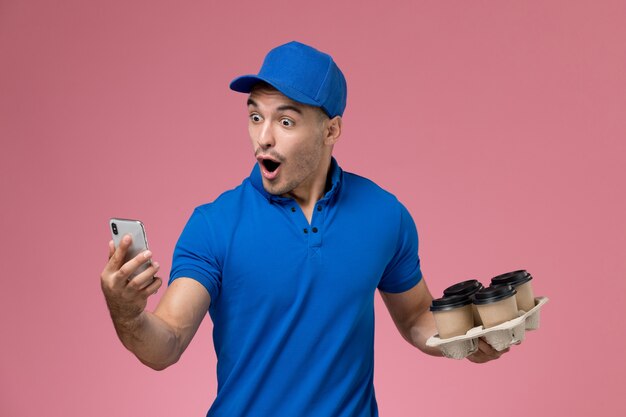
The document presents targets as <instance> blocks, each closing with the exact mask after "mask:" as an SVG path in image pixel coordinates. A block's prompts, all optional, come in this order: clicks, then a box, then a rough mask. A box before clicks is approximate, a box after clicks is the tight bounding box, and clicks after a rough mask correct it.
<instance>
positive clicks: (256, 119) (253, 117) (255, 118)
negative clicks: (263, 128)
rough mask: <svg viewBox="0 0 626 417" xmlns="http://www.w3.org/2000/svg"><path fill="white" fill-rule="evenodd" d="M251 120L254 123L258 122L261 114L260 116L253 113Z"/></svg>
mask: <svg viewBox="0 0 626 417" xmlns="http://www.w3.org/2000/svg"><path fill="white" fill-rule="evenodd" d="M250 120H252V121H253V122H254V123H258V122H260V121H261V116H259V115H258V114H251V115H250Z"/></svg>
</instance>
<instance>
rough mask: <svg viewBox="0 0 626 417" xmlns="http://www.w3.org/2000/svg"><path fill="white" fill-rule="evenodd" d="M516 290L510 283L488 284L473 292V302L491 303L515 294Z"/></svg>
mask: <svg viewBox="0 0 626 417" xmlns="http://www.w3.org/2000/svg"><path fill="white" fill-rule="evenodd" d="M516 293H517V291H516V290H515V289H514V288H513V287H512V286H510V285H499V286H490V287H487V288H483V289H482V290H479V291H476V292H475V293H474V304H479V305H480V304H491V303H495V302H496V301H500V300H504V299H507V298H509V297H511V296H513V295H515V294H516Z"/></svg>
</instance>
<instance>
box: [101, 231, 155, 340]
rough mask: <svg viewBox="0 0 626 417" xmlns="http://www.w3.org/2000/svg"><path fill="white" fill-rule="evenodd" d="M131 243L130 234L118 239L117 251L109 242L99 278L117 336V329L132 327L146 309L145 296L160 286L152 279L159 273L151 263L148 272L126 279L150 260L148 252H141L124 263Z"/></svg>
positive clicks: (111, 242)
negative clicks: (120, 239)
mask: <svg viewBox="0 0 626 417" xmlns="http://www.w3.org/2000/svg"><path fill="white" fill-rule="evenodd" d="M131 243H132V238H131V236H130V235H126V236H124V237H123V238H122V241H121V242H120V245H119V247H118V248H117V249H116V248H115V245H114V243H113V241H110V242H109V262H107V264H106V266H105V267H104V270H103V271H102V274H101V275H100V283H101V285H102V292H103V293H104V297H105V299H106V302H107V305H108V307H109V311H110V312H111V318H112V319H113V323H114V324H115V328H116V330H117V331H118V333H119V331H120V330H121V329H120V328H119V327H120V326H122V327H125V328H126V329H127V330H130V329H129V328H132V327H133V323H134V322H135V321H136V320H137V319H138V318H139V316H140V315H141V313H142V312H143V311H144V309H145V308H146V304H147V301H148V297H150V296H151V295H154V294H156V292H157V291H158V289H159V287H161V284H162V280H161V278H158V277H155V276H154V275H155V274H156V273H157V271H158V270H159V264H158V263H157V262H152V266H150V267H149V268H148V269H146V270H145V271H143V272H142V273H140V274H139V275H137V276H135V277H133V278H132V279H129V277H130V276H131V275H132V274H133V272H135V270H136V269H137V268H139V267H140V266H141V265H142V264H144V263H146V262H148V261H149V260H150V259H151V258H152V253H151V252H150V251H145V252H142V253H140V254H139V255H137V256H136V257H134V258H133V259H131V260H129V261H128V262H126V263H124V258H125V256H126V252H127V251H128V248H129V247H130V244H131Z"/></svg>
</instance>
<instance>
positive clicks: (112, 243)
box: [109, 240, 115, 260]
mask: <svg viewBox="0 0 626 417" xmlns="http://www.w3.org/2000/svg"><path fill="white" fill-rule="evenodd" d="M114 253H115V242H113V241H112V240H109V260H111V257H112V256H113V254H114Z"/></svg>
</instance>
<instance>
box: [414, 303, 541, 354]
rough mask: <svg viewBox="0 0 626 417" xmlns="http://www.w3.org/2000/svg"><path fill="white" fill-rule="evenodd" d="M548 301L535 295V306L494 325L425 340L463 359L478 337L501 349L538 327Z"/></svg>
mask: <svg viewBox="0 0 626 417" xmlns="http://www.w3.org/2000/svg"><path fill="white" fill-rule="evenodd" d="M547 302H548V297H535V307H533V308H532V309H530V310H529V311H527V312H525V311H523V310H520V311H519V316H518V317H517V318H514V319H513V320H509V321H507V322H504V323H502V324H499V325H497V326H494V327H490V328H488V329H485V328H484V327H483V326H476V327H473V328H472V329H470V330H468V331H467V333H465V334H464V335H461V336H455V337H450V338H447V339H441V338H439V335H434V336H432V337H431V338H429V339H428V340H427V341H426V345H427V346H431V347H438V348H439V349H440V350H441V352H442V353H443V356H445V357H447V358H452V359H463V358H465V357H467V356H469V355H471V354H472V353H474V352H476V350H477V349H478V339H479V338H481V337H482V338H483V339H484V340H485V341H486V342H487V343H488V344H489V345H491V346H492V347H493V348H494V349H495V350H497V351H502V350H504V349H506V348H508V347H509V346H511V345H518V344H520V343H522V341H523V340H524V337H525V336H526V334H525V333H526V330H537V329H538V328H539V313H540V310H541V307H542V306H543V305H544V304H545V303H547Z"/></svg>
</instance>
